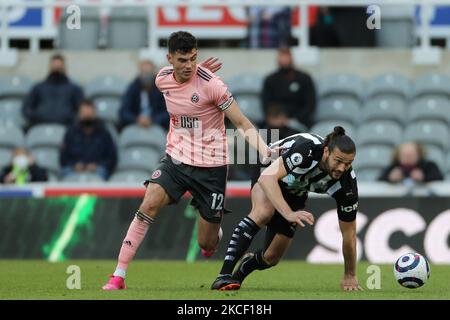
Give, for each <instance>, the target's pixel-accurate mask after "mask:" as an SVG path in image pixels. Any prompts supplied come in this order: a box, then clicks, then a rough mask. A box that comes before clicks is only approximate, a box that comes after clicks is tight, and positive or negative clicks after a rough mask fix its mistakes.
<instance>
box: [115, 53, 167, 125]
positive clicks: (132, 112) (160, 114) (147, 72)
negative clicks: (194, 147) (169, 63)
mask: <svg viewBox="0 0 450 320" xmlns="http://www.w3.org/2000/svg"><path fill="white" fill-rule="evenodd" d="M156 71H157V70H156V68H155V65H154V64H153V62H151V61H149V60H145V61H142V62H141V63H140V65H139V75H138V76H137V77H136V78H135V79H134V80H133V82H131V83H130V85H129V86H128V88H127V91H126V92H125V95H124V96H123V97H122V106H121V108H120V120H121V124H122V126H127V125H130V124H137V125H139V126H140V127H143V128H148V127H150V126H151V125H153V124H157V125H160V126H161V127H162V128H164V129H166V130H167V129H168V127H169V114H168V113H167V110H166V102H165V101H164V96H163V94H162V93H161V91H159V89H158V88H157V87H156V85H155V77H156Z"/></svg>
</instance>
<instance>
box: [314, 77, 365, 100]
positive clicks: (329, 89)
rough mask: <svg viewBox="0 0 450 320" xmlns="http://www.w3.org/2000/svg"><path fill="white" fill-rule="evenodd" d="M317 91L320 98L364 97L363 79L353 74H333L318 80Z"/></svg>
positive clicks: (359, 98)
mask: <svg viewBox="0 0 450 320" xmlns="http://www.w3.org/2000/svg"><path fill="white" fill-rule="evenodd" d="M318 93H319V96H320V97H321V98H325V97H329V96H334V97H339V98H342V97H353V98H354V99H357V100H359V101H362V100H363V99H364V81H363V80H362V79H361V78H360V77H359V76H357V75H354V74H345V73H343V74H333V75H329V76H327V77H325V78H322V79H320V80H319V86H318Z"/></svg>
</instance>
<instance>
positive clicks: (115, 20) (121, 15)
mask: <svg viewBox="0 0 450 320" xmlns="http://www.w3.org/2000/svg"><path fill="white" fill-rule="evenodd" d="M148 16H149V12H148V10H147V9H146V8H140V7H121V8H113V9H112V10H111V15H110V16H109V20H108V48H111V49H140V48H144V47H147V40H148V35H147V34H148ZM130 34H132V35H133V36H132V37H130Z"/></svg>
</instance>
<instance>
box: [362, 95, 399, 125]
mask: <svg viewBox="0 0 450 320" xmlns="http://www.w3.org/2000/svg"><path fill="white" fill-rule="evenodd" d="M406 110H407V107H406V103H405V101H404V100H403V99H402V98H399V97H389V98H387V97H385V96H383V97H380V96H378V97H376V98H373V99H370V100H368V101H367V102H366V104H365V105H364V106H363V108H362V110H361V121H362V122H368V121H373V120H393V121H396V122H397V123H398V124H401V125H403V124H404V121H405V115H406V114H407V112H406Z"/></svg>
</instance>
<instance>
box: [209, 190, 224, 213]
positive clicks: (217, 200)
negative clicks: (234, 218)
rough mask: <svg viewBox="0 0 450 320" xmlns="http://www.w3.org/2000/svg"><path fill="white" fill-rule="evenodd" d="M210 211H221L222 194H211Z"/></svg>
mask: <svg viewBox="0 0 450 320" xmlns="http://www.w3.org/2000/svg"><path fill="white" fill-rule="evenodd" d="M211 209H213V210H222V209H223V193H215V192H214V193H212V204H211Z"/></svg>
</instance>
